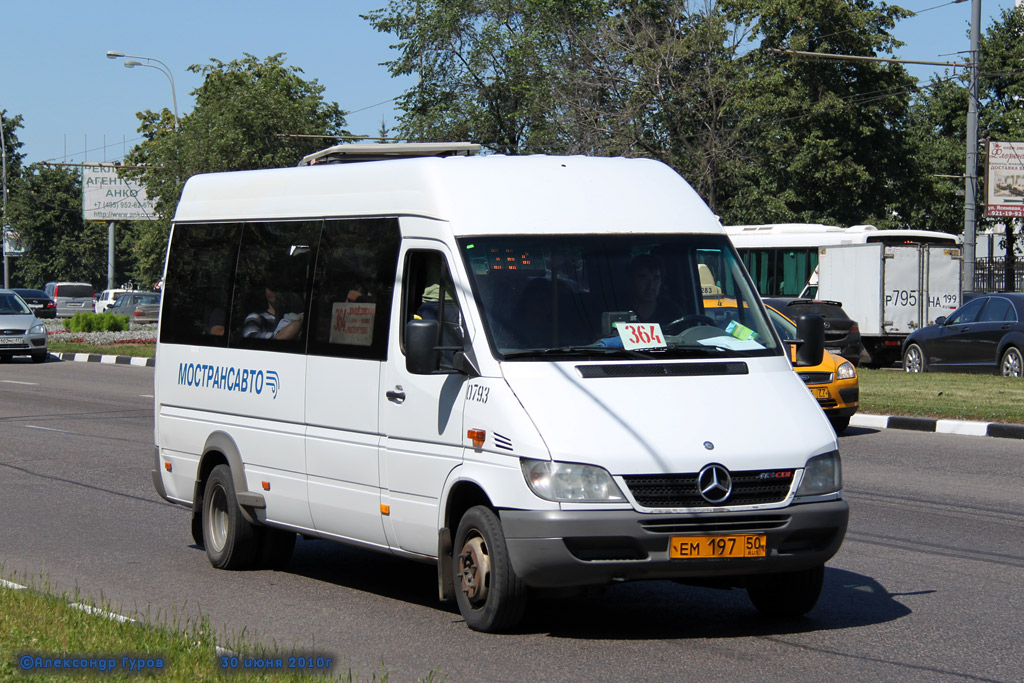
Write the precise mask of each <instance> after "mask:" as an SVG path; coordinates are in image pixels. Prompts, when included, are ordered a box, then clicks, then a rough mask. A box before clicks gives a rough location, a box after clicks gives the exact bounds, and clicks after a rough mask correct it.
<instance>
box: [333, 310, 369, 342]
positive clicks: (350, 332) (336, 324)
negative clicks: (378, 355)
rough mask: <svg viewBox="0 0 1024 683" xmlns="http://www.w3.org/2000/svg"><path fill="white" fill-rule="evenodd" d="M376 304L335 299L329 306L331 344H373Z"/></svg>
mask: <svg viewBox="0 0 1024 683" xmlns="http://www.w3.org/2000/svg"><path fill="white" fill-rule="evenodd" d="M376 314H377V304H375V303H360V302H356V301H336V302H334V306H333V307H332V308H331V336H330V338H329V341H330V343H332V344H349V345H352V346H370V345H372V344H373V320H374V317H375V316H376Z"/></svg>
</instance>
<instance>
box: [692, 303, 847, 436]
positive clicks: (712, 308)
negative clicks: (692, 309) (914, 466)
mask: <svg viewBox="0 0 1024 683" xmlns="http://www.w3.org/2000/svg"><path fill="white" fill-rule="evenodd" d="M765 308H766V309H768V317H769V319H770V320H771V321H772V324H773V325H774V326H775V331H776V332H778V333H779V337H781V338H782V340H783V341H786V340H787V339H796V338H797V336H796V323H794V322H793V321H792V320H790V319H789V318H787V317H786V316H784V315H782V314H781V313H779V312H778V311H777V310H775V309H774V308H772V307H771V306H768V305H767V304H766V305H765ZM735 310H736V300H735V299H730V298H723V297H705V298H704V313H705V314H706V315H708V316H710V317H711V318H713V319H714V320H715V322H716V323H717V324H719V325H720V326H721V325H722V324H723V323H725V324H728V323H729V322H731V321H733V320H734V319H735V317H736V314H735ZM796 372H797V374H798V375H799V376H800V379H802V380H803V381H804V384H806V385H807V388H808V389H809V390H810V392H811V393H812V394H813V395H814V397H815V398H816V399H818V405H820V406H821V408H822V410H824V411H825V416H826V417H828V420H829V422H831V423H832V429H834V430H835V431H836V434H840V433H842V432H843V431H844V430H845V429H846V428H847V427H849V426H850V417H851V416H852V415H853V414H854V413H856V412H857V409H858V408H859V407H860V385H859V383H858V381H857V369H856V368H854V367H853V363H851V362H850V361H848V360H846V359H845V358H843V357H842V356H838V355H836V354H834V353H830V352H829V351H825V353H824V355H823V356H822V358H821V364H820V365H816V366H814V367H802V368H797V369H796Z"/></svg>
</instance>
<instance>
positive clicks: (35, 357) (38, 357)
mask: <svg viewBox="0 0 1024 683" xmlns="http://www.w3.org/2000/svg"><path fill="white" fill-rule="evenodd" d="M49 357H50V354H49V353H47V352H46V351H43V352H42V353H33V354H32V362H33V363H45V362H46V359H47V358H49Z"/></svg>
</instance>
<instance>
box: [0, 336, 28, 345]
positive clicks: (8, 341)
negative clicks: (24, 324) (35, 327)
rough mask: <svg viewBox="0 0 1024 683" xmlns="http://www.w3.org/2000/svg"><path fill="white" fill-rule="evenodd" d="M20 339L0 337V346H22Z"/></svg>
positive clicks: (22, 342) (22, 340) (23, 341)
mask: <svg viewBox="0 0 1024 683" xmlns="http://www.w3.org/2000/svg"><path fill="white" fill-rule="evenodd" d="M24 343H25V340H24V339H23V338H22V337H0V344H24Z"/></svg>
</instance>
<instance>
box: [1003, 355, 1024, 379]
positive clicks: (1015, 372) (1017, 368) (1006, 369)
mask: <svg viewBox="0 0 1024 683" xmlns="http://www.w3.org/2000/svg"><path fill="white" fill-rule="evenodd" d="M1021 366H1022V363H1021V357H1020V353H1018V352H1017V351H1007V352H1006V355H1005V356H1003V377H1020V376H1021V370H1022V369H1024V368H1022V367H1021Z"/></svg>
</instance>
